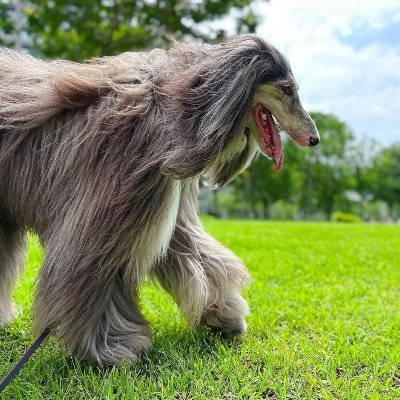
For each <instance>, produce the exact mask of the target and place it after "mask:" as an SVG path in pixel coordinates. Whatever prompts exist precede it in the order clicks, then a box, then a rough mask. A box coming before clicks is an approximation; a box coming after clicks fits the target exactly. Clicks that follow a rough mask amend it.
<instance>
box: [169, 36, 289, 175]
mask: <svg viewBox="0 0 400 400" xmlns="http://www.w3.org/2000/svg"><path fill="white" fill-rule="evenodd" d="M170 55H171V56H172V57H173V58H175V57H177V58H180V59H186V60H187V59H190V58H191V59H192V61H191V64H192V65H191V66H190V67H189V68H187V65H186V68H187V70H182V71H181V72H180V75H179V76H178V77H177V76H174V77H173V79H172V80H170V81H169V82H168V83H166V84H165V85H164V86H163V87H162V89H161V91H162V92H163V93H164V94H166V95H167V96H168V97H169V98H172V99H173V107H175V110H174V111H173V112H172V115H174V117H175V118H176V122H175V129H176V130H177V134H176V133H175V135H174V136H175V140H176V141H177V142H176V145H172V150H171V151H170V152H169V153H168V157H167V159H166V161H165V163H164V165H163V168H164V171H165V172H166V173H170V174H172V175H176V176H177V177H179V178H181V179H182V178H187V177H192V176H196V175H200V174H202V173H204V172H205V170H207V167H208V166H209V164H210V163H211V162H212V161H213V160H214V159H215V158H216V157H217V156H218V154H220V153H221V152H222V151H223V150H224V148H225V147H226V145H227V144H228V143H229V141H230V140H231V139H232V138H233V136H234V135H235V134H236V133H239V132H241V131H243V128H244V126H243V124H244V120H245V117H246V115H247V114H248V113H249V112H250V108H251V105H252V98H253V95H254V93H255V90H256V87H257V85H258V84H260V83H266V82H269V81H273V80H276V79H279V78H282V77H285V76H287V75H288V73H290V67H289V64H288V62H287V60H286V59H285V58H284V56H283V55H282V54H281V53H279V52H278V50H276V49H275V48H274V47H272V46H271V45H269V44H267V43H266V42H264V41H263V40H262V39H260V38H258V37H256V36H251V35H246V36H242V37H239V38H238V39H236V40H231V41H229V42H227V43H225V44H222V45H220V46H208V47H204V46H201V47H200V46H198V48H197V53H196V46H194V45H193V44H191V45H187V44H178V45H177V46H176V47H174V48H173V49H172V50H170Z"/></svg>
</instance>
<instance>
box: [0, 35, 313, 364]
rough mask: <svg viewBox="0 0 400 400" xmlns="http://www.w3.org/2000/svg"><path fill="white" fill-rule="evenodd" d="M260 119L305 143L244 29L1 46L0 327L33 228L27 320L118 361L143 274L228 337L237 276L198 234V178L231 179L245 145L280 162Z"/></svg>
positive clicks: (299, 121) (241, 273) (138, 324)
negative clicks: (67, 50) (87, 46)
mask: <svg viewBox="0 0 400 400" xmlns="http://www.w3.org/2000/svg"><path fill="white" fill-rule="evenodd" d="M272 115H273V116H274V118H275V119H276V120H277V121H278V122H279V123H280V125H281V126H282V127H283V129H284V130H285V131H286V132H287V133H288V134H289V135H290V136H292V138H294V139H295V140H296V141H297V142H298V143H299V144H300V145H302V146H307V145H315V144H317V143H318V141H319V137H318V132H317V130H316V127H315V125H314V123H313V122H312V120H311V119H310V117H309V115H308V114H307V113H306V112H305V111H304V109H303V108H302V106H301V104H300V101H299V98H298V95H297V85H296V82H295V80H294V78H293V75H292V72H291V69H290V66H289V64H288V61H287V60H286V59H285V57H284V56H283V55H282V54H281V53H280V52H279V51H278V50H277V49H275V48H274V47H273V46H271V45H270V44H268V43H266V42H265V41H263V40H262V39H260V38H259V37H256V36H250V35H247V36H242V37H239V38H237V39H234V40H230V41H228V42H226V43H224V44H221V45H218V46H211V45H201V44H179V43H177V44H175V45H174V46H173V47H172V48H171V49H170V50H169V51H163V50H154V51H151V52H149V53H125V54H122V55H120V56H116V57H106V58H101V59H95V60H92V61H91V62H88V63H85V64H78V63H72V62H65V61H53V62H45V61H41V60H38V59H35V58H33V57H31V56H27V55H21V54H17V53H15V52H12V51H7V50H2V51H1V52H0V323H5V322H7V321H8V320H10V319H11V318H12V316H13V314H14V311H15V309H14V305H13V302H12V290H13V286H14V284H15V281H16V278H17V274H18V272H20V271H21V270H22V267H23V264H24V254H25V250H26V240H25V232H26V231H27V230H33V231H34V232H36V233H37V234H38V235H39V237H40V240H41V242H42V244H43V247H44V251H45V259H44V262H43V266H42V268H41V271H40V274H39V278H38V284H37V290H36V298H35V304H34V312H33V317H34V325H35V329H36V331H37V332H41V331H42V330H44V329H45V328H46V327H48V326H53V327H54V333H55V334H56V335H57V336H58V337H60V338H61V339H62V341H63V342H64V343H65V344H66V345H67V347H68V348H69V349H70V350H71V351H72V352H73V353H74V354H76V355H77V356H79V357H82V358H85V359H88V360H91V361H94V362H98V363H106V364H117V365H118V364H120V363H121V362H122V361H123V360H126V359H128V360H135V359H137V357H138V356H139V354H140V352H141V351H143V350H146V349H147V348H148V347H149V346H150V333H149V328H148V324H147V323H146V321H145V319H144V318H143V316H142V314H141V312H140V309H139V305H138V286H139V284H140V282H141V281H142V279H143V277H145V276H146V275H152V276H155V277H156V278H157V279H158V280H159V282H160V283H161V285H162V286H163V287H164V288H165V289H166V290H167V291H168V292H169V293H170V294H171V295H172V297H173V298H174V300H175V301H176V303H177V304H178V305H179V307H180V308H181V310H182V313H183V315H184V316H185V317H186V319H187V320H188V321H189V323H190V324H191V325H192V326H199V325H206V326H209V327H211V328H212V329H213V330H215V331H219V332H221V333H223V334H227V335H240V334H242V333H243V332H244V330H245V329H246V323H245V316H246V314H247V312H248V307H247V304H246V302H245V300H244V299H243V298H242V296H241V294H240V292H241V289H242V286H243V284H244V283H245V282H246V280H247V279H248V273H247V271H246V269H245V268H244V266H243V265H242V263H241V262H240V260H239V259H238V258H236V257H235V256H234V255H233V254H232V253H231V252H230V251H229V250H227V249H225V248H224V247H223V246H222V245H221V244H219V243H218V242H216V241H215V240H214V239H213V238H211V237H210V236H209V235H208V234H207V233H205V232H204V230H203V228H202V225H201V222H200V220H199V218H198V214H197V213H198V206H197V192H198V182H199V179H200V178H201V177H203V179H204V181H205V182H206V183H207V184H208V185H210V186H212V187H218V186H221V185H223V184H225V183H227V182H229V181H230V180H232V179H233V178H234V177H235V176H236V175H237V174H238V173H239V172H240V171H242V170H243V169H244V168H246V167H247V166H248V165H249V163H250V162H251V160H252V158H253V157H254V155H255V154H256V152H257V151H258V149H260V150H261V152H262V153H264V154H265V155H267V156H268V157H269V158H272V159H273V160H274V162H275V168H276V169H280V168H281V166H282V146H281V141H280V137H279V133H278V131H277V128H276V126H275V122H274V118H273V117H272Z"/></svg>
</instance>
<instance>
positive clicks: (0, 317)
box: [0, 215, 26, 326]
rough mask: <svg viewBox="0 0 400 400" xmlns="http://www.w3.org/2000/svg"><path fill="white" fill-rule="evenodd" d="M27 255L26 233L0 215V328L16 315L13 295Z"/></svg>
mask: <svg viewBox="0 0 400 400" xmlns="http://www.w3.org/2000/svg"><path fill="white" fill-rule="evenodd" d="M25 255H26V238H25V233H24V232H21V231H20V230H19V229H18V228H16V227H15V226H14V225H12V224H11V223H10V222H9V221H8V220H6V219H4V218H2V216H1V215H0V326H1V325H3V324H5V323H6V322H8V321H10V320H11V319H12V318H13V317H14V316H15V314H16V310H15V306H14V302H13V299H12V293H13V289H14V286H15V283H16V280H17V276H18V274H19V273H20V272H22V270H23V268H24V264H25Z"/></svg>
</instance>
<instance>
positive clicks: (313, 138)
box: [308, 135, 319, 146]
mask: <svg viewBox="0 0 400 400" xmlns="http://www.w3.org/2000/svg"><path fill="white" fill-rule="evenodd" d="M308 143H309V145H310V146H316V145H317V144H318V143H319V137H318V136H317V135H315V136H314V135H313V136H311V137H310V140H309V142H308Z"/></svg>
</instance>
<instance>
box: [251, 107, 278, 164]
mask: <svg viewBox="0 0 400 400" xmlns="http://www.w3.org/2000/svg"><path fill="white" fill-rule="evenodd" d="M253 116H254V119H255V121H256V124H257V127H258V131H259V133H260V141H261V147H262V149H261V150H262V151H263V152H264V153H265V154H266V155H267V156H268V157H269V158H272V159H273V160H274V163H275V170H276V171H279V170H280V169H281V168H282V164H283V153H282V142H281V137H280V136H279V132H278V129H277V127H276V125H275V121H274V119H273V117H272V114H271V113H270V112H269V110H267V109H266V108H265V107H264V106H263V105H262V104H260V103H257V104H256V105H255V106H254V108H253Z"/></svg>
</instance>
